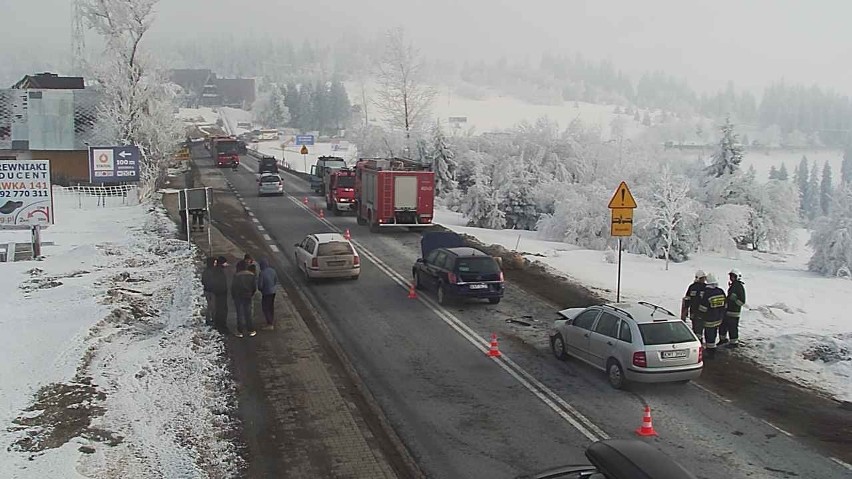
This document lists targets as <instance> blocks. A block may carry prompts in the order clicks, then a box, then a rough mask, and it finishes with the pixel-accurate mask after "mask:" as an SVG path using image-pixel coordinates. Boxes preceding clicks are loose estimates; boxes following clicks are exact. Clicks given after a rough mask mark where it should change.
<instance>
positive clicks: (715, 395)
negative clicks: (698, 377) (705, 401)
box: [690, 382, 731, 403]
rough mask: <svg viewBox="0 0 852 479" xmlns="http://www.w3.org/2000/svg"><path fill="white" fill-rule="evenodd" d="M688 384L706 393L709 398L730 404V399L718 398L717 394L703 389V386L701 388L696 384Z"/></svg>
mask: <svg viewBox="0 0 852 479" xmlns="http://www.w3.org/2000/svg"><path fill="white" fill-rule="evenodd" d="M690 384H692V385H693V386H695V387H697V388H698V389H700V390H702V391H704V392H706V393H707V394H709V395H711V396H713V397H715V398H716V399H718V400H720V401H722V402H726V403H730V402H731V400H730V399H728V398H725V397H722V396H720V395H719V393H715V392H713V391H711V390H709V389H707V388H705V387H704V386H702V385H700V384H698V383H696V382H691V383H690Z"/></svg>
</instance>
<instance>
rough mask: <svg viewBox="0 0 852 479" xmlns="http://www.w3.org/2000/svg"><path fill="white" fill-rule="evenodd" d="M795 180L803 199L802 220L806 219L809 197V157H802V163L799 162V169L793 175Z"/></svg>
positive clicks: (800, 196)
mask: <svg viewBox="0 0 852 479" xmlns="http://www.w3.org/2000/svg"><path fill="white" fill-rule="evenodd" d="M793 180H794V181H795V182H796V186H798V187H799V198H801V199H802V209H801V212H802V218H804V217H805V205H806V204H807V197H808V157H807V156H802V161H800V162H799V167H798V168H796V172H795V173H794V174H793Z"/></svg>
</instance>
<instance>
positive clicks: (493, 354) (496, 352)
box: [488, 333, 502, 358]
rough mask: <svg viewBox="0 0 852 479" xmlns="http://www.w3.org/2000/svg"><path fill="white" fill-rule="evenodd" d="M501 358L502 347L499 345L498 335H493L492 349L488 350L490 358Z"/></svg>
mask: <svg viewBox="0 0 852 479" xmlns="http://www.w3.org/2000/svg"><path fill="white" fill-rule="evenodd" d="M500 356H502V354H500V347H499V346H498V345H497V333H491V347H490V348H488V357H489V358H499V357H500Z"/></svg>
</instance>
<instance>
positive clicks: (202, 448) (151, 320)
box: [0, 198, 239, 478]
mask: <svg viewBox="0 0 852 479" xmlns="http://www.w3.org/2000/svg"><path fill="white" fill-rule="evenodd" d="M69 203H70V201H69V200H68V199H65V198H60V199H59V201H57V204H56V209H57V213H56V217H57V225H55V226H53V227H51V228H49V229H48V230H46V231H45V232H44V235H43V236H44V238H43V239H44V241H53V242H54V243H55V245H53V246H45V247H44V251H43V253H44V255H45V256H46V259H45V260H44V261H29V262H16V263H0V271H2V274H0V288H2V290H3V291H6V292H7V298H8V299H7V300H6V301H4V306H5V308H4V314H3V315H2V316H1V317H0V327H3V328H4V330H5V331H7V334H5V335H2V336H0V350H2V351H4V359H5V360H4V361H2V362H0V419H2V422H3V425H4V427H3V429H2V431H0V439H2V442H3V446H4V447H3V448H2V452H0V477H33V478H36V477H38V478H41V477H103V478H108V477H119V476H120V477H125V478H132V477H151V476H156V475H163V476H164V477H210V476H213V477H225V476H233V475H235V473H236V472H237V468H238V467H239V462H238V459H237V456H236V450H235V446H234V443H233V433H232V431H233V430H234V425H233V423H232V420H231V419H230V417H231V416H230V413H231V412H232V411H233V408H234V399H233V398H234V393H233V387H234V386H233V384H232V383H231V382H230V379H229V376H228V373H227V370H226V364H227V360H226V357H225V356H224V351H223V347H222V344H221V342H220V340H219V339H218V338H217V337H216V336H214V335H213V334H211V333H209V332H208V331H207V328H204V327H203V326H201V323H202V320H201V319H200V309H201V306H202V305H201V302H200V296H199V291H200V284H199V281H198V279H197V277H196V266H197V264H198V261H199V259H198V256H197V253H196V251H195V250H194V249H191V248H189V247H188V246H187V245H186V243H185V242H182V241H178V240H174V239H169V238H168V237H169V236H172V235H173V224H172V223H171V222H170V221H169V220H168V219H167V218H166V217H165V215H164V213H163V212H162V211H159V210H152V211H149V210H148V209H147V208H146V207H145V206H132V207H113V208H99V209H92V210H85V209H77V208H76V206H77V205H76V203H75V204H73V205H70V204H69ZM164 235H165V236H164ZM9 236H12V234H9V233H7V232H0V243H3V242H5V241H8V237H9ZM15 236H16V239H18V240H20V234H19V233H16V234H15Z"/></svg>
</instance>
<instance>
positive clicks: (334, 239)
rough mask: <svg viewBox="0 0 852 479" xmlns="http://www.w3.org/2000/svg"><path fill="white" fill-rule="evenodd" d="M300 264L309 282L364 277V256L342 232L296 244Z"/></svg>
mask: <svg viewBox="0 0 852 479" xmlns="http://www.w3.org/2000/svg"><path fill="white" fill-rule="evenodd" d="M295 256H296V265H297V266H298V268H299V270H300V271H301V272H302V274H304V276H305V279H306V280H307V281H311V280H314V279H317V278H351V279H358V277H359V276H360V275H361V257H360V256H358V251H356V250H355V247H354V246H352V243H350V242H349V240H348V239H346V238H344V237H343V235H341V234H339V233H316V234H312V235H308V236H306V237H305V239H303V240H302V241H301V242H299V243H296V253H295Z"/></svg>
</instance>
